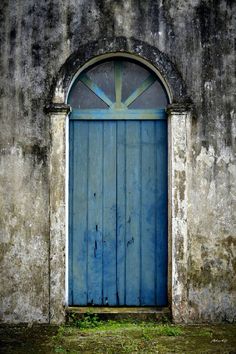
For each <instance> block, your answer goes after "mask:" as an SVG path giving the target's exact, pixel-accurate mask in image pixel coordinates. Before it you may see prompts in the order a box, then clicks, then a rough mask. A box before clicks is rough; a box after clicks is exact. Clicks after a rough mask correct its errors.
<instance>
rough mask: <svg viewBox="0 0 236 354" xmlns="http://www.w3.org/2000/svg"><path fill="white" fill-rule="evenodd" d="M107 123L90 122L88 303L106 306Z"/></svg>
mask: <svg viewBox="0 0 236 354" xmlns="http://www.w3.org/2000/svg"><path fill="white" fill-rule="evenodd" d="M102 139H103V122H89V151H88V196H87V198H88V225H87V228H88V280H87V281H88V304H93V305H102V229H103V225H102V221H103V220H102V210H103V201H102V199H103V196H102V195H103V183H102V182H103V143H102Z"/></svg>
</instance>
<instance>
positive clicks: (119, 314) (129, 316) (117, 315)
mask: <svg viewBox="0 0 236 354" xmlns="http://www.w3.org/2000/svg"><path fill="white" fill-rule="evenodd" d="M66 314H67V322H68V323H70V322H71V320H72V319H75V318H76V319H78V320H80V319H83V318H84V316H86V315H87V314H95V315H96V316H97V317H98V318H99V319H100V320H114V321H122V320H135V321H136V322H142V321H156V322H158V321H160V322H163V321H164V322H166V321H170V320H171V312H170V309H169V308H168V307H150V306H149V307H147V306H146V307H127V306H126V307H111V306H110V307H96V306H88V307H87V306H86V307H67V308H66Z"/></svg>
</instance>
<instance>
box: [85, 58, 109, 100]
mask: <svg viewBox="0 0 236 354" xmlns="http://www.w3.org/2000/svg"><path fill="white" fill-rule="evenodd" d="M87 75H88V76H89V77H90V79H91V80H92V81H93V82H95V84H97V85H98V86H99V87H100V88H101V89H102V90H103V91H104V93H105V94H106V95H107V96H108V97H109V98H110V100H111V101H112V102H115V83H114V62H113V61H107V62H105V63H102V64H99V65H96V66H94V67H93V68H92V69H90V70H88V71H87Z"/></svg>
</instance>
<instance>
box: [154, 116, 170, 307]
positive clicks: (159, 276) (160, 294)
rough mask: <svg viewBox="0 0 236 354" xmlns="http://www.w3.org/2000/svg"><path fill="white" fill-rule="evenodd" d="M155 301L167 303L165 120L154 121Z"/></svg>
mask: <svg viewBox="0 0 236 354" xmlns="http://www.w3.org/2000/svg"><path fill="white" fill-rule="evenodd" d="M156 142H157V150H156V151H157V155H156V161H157V163H156V166H157V169H156V172H157V193H156V208H157V211H156V232H157V238H156V284H157V285H156V303H157V305H158V306H165V305H167V257H168V255H167V249H168V248H167V227H168V225H167V202H168V200H167V122H166V121H158V122H156Z"/></svg>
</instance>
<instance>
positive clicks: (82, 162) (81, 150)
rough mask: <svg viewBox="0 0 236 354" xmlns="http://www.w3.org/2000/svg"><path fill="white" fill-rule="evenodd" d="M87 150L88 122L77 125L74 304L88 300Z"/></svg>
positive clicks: (75, 151)
mask: <svg viewBox="0 0 236 354" xmlns="http://www.w3.org/2000/svg"><path fill="white" fill-rule="evenodd" d="M87 153H88V122H75V123H74V126H73V167H72V176H71V179H72V180H71V182H72V190H71V192H72V198H73V202H72V216H73V222H72V235H73V237H72V250H73V257H72V259H73V261H72V268H73V304H81V305H85V304H86V303H87Z"/></svg>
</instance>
